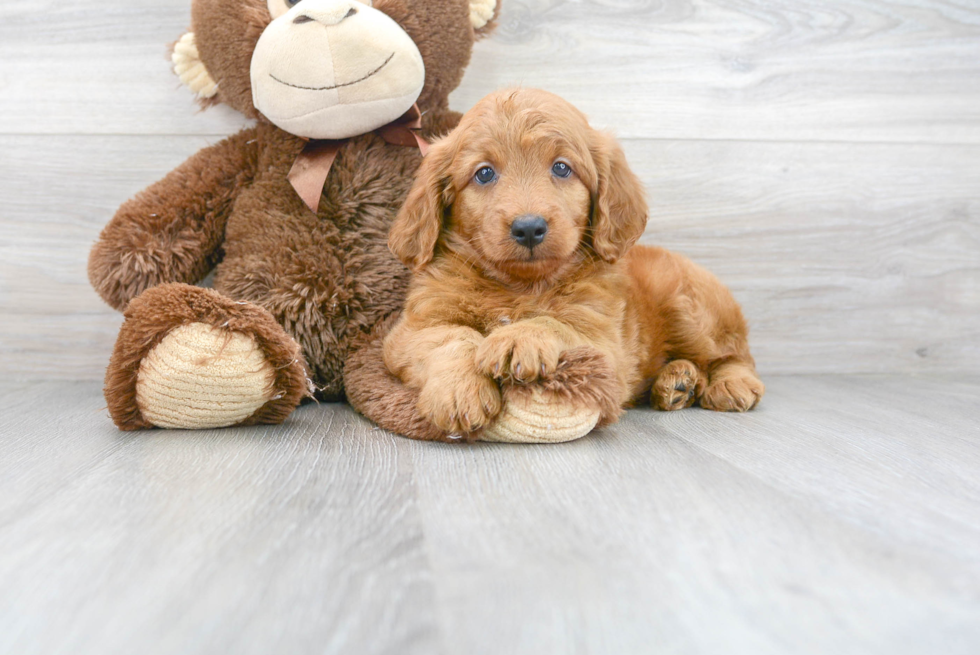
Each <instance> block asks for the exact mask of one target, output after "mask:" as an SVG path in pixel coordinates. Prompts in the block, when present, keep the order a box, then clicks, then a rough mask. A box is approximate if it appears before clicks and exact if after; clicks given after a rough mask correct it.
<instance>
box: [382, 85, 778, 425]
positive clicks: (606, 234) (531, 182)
mask: <svg viewBox="0 0 980 655" xmlns="http://www.w3.org/2000/svg"><path fill="white" fill-rule="evenodd" d="M646 220H647V206H646V202H645V201H644V198H643V189H642V187H641V185H640V182H639V180H638V179H637V178H636V176H635V175H634V174H633V173H632V172H631V171H630V169H629V168H628V166H627V164H626V159H625V157H624V155H623V152H622V150H621V149H620V147H619V146H618V144H617V143H616V142H615V141H614V140H613V139H612V138H611V137H610V136H608V135H607V134H604V133H602V132H598V131H596V130H593V129H592V128H591V127H589V124H588V121H587V120H586V118H585V116H584V115H582V114H581V113H580V112H579V111H578V110H577V109H575V108H574V107H572V106H571V105H570V104H568V103H567V102H565V101H564V100H562V99H560V98H558V97H557V96H554V95H552V94H550V93H546V92H544V91H538V90H533V89H518V90H508V91H503V92H498V93H495V94H492V95H490V96H488V97H486V98H484V99H483V100H481V101H480V102H479V103H478V104H477V105H476V106H475V107H474V108H473V109H472V110H471V111H470V112H468V113H467V114H466V115H465V116H464V117H463V119H462V121H461V122H460V124H459V126H458V127H457V128H456V129H455V130H454V131H453V132H452V133H451V134H450V135H449V136H447V137H446V138H444V139H442V140H440V141H439V142H437V143H436V144H434V145H433V146H432V149H431V151H430V152H429V154H428V155H427V156H426V158H425V160H424V161H423V163H422V166H421V168H420V169H419V172H418V177H417V178H416V181H415V185H414V186H413V187H412V190H411V192H410V193H409V195H408V198H407V200H406V202H405V205H404V206H403V207H402V209H401V212H400V213H399V214H398V218H397V219H396V221H395V223H394V225H393V226H392V229H391V233H390V236H389V246H390V248H391V250H392V252H394V253H395V255H397V256H398V257H399V258H400V259H401V260H402V261H403V262H405V264H406V265H408V266H409V267H410V268H412V269H413V270H414V271H415V278H414V281H413V284H412V288H411V290H410V292H409V295H408V299H407V301H406V306H405V311H404V313H403V314H402V316H401V319H400V321H399V322H398V324H397V325H396V326H395V327H394V328H393V330H392V332H391V333H390V334H389V335H388V337H387V338H386V339H385V342H384V361H385V364H386V365H387V366H388V368H389V370H390V371H391V372H392V373H393V374H394V375H396V376H398V377H399V378H400V379H401V380H402V381H403V382H404V383H405V384H406V385H408V386H409V387H412V388H415V389H417V390H418V391H419V401H418V407H419V411H420V412H421V413H422V414H423V415H424V416H426V417H427V418H428V419H430V420H431V421H432V422H433V423H434V424H435V425H436V426H438V427H439V428H441V429H443V430H446V431H449V432H451V433H475V432H478V431H479V430H480V429H481V428H483V427H484V426H486V425H487V424H488V423H490V422H491V421H492V420H493V418H494V417H495V416H496V415H497V413H498V412H499V411H500V409H501V395H500V386H499V384H500V382H501V381H504V382H507V383H512V384H524V383H533V382H535V381H536V380H538V379H539V378H542V379H543V378H546V377H548V376H549V375H551V374H552V373H554V371H555V367H556V366H558V363H559V359H560V358H561V357H562V356H563V354H567V353H583V352H585V353H589V355H590V356H591V357H592V358H593V361H595V360H594V356H595V351H597V352H598V353H601V355H602V357H604V358H605V360H606V361H607V363H608V364H609V366H610V367H611V369H612V370H613V371H615V375H612V376H597V379H596V384H598V385H602V388H601V389H598V393H599V394H600V396H602V397H604V398H607V399H609V401H610V402H607V403H605V405H606V406H607V407H608V408H612V409H606V410H605V411H604V414H605V415H604V416H603V417H602V419H601V422H603V423H608V422H611V421H614V420H615V419H616V417H617V416H618V414H619V413H620V412H621V408H622V407H624V406H626V405H628V404H629V403H630V402H632V401H635V400H637V399H638V398H641V397H643V396H644V395H646V394H648V393H649V394H650V402H651V403H652V404H653V405H654V406H655V407H657V408H660V409H665V410H673V409H681V408H684V407H689V406H691V405H693V404H694V403H695V402H700V404H701V406H702V407H706V408H708V409H715V410H723V411H745V410H749V409H751V408H752V407H754V406H755V405H756V403H758V402H759V399H760V398H761V397H762V394H763V391H764V386H763V384H762V382H761V381H760V380H759V377H758V376H757V375H756V372H755V364H754V361H753V359H752V356H751V355H750V354H749V346H748V342H747V340H746V336H747V332H748V330H747V328H746V325H745V320H744V319H743V317H742V313H741V310H740V309H739V307H738V305H737V304H736V302H735V300H734V299H733V298H732V296H731V294H730V293H729V292H728V290H727V289H726V288H725V287H724V286H722V284H721V283H720V282H719V281H718V280H717V278H715V277H714V276H713V275H712V274H711V273H709V272H707V271H706V270H704V269H702V268H700V267H698V266H697V265H695V264H694V263H692V262H691V261H689V260H688V259H686V258H684V257H682V256H680V255H676V254H673V253H670V252H668V251H666V250H663V249H661V248H650V247H645V246H634V245H633V244H634V243H635V242H636V240H637V239H638V238H639V237H640V235H641V234H643V230H644V227H645V225H646Z"/></svg>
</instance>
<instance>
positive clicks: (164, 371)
mask: <svg viewBox="0 0 980 655" xmlns="http://www.w3.org/2000/svg"><path fill="white" fill-rule="evenodd" d="M274 381H275V371H274V370H273V369H272V366H271V365H270V364H269V363H268V362H267V361H266V360H265V357H264V356H263V355H262V351H261V350H259V347H258V346H257V345H256V343H255V340H254V339H253V338H252V337H251V336H249V335H246V334H242V333H239V332H227V331H224V330H220V329H217V328H214V327H211V326H210V325H207V324H205V323H189V324H187V325H182V326H180V327H177V328H174V329H173V330H172V331H171V332H170V333H169V334H168V335H167V336H166V337H164V338H163V341H161V342H160V343H159V344H157V345H156V347H154V348H153V350H151V351H150V352H149V353H148V354H147V356H146V357H144V358H143V361H142V362H141V363H140V370H139V375H138V377H137V381H136V403H137V405H138V406H139V408H140V412H142V414H143V417H144V418H145V419H146V420H147V421H149V422H150V423H152V424H153V425H156V426H157V427H161V428H187V429H200V428H218V427H224V426H228V425H235V424H236V423H240V422H242V421H243V420H245V419H246V418H248V417H249V416H251V415H252V414H254V413H255V411H256V410H258V409H259V408H260V407H262V406H263V405H264V404H265V403H267V402H268V401H269V400H271V398H272V395H273V384H274Z"/></svg>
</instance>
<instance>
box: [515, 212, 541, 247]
mask: <svg viewBox="0 0 980 655" xmlns="http://www.w3.org/2000/svg"><path fill="white" fill-rule="evenodd" d="M546 234H548V221H546V220H544V216H520V217H518V218H517V219H516V220H515V221H514V222H513V223H511V225H510V235H511V236H512V237H514V241H516V242H517V243H519V244H521V245H522V246H524V247H525V248H527V249H528V250H531V249H533V248H534V246H536V245H538V244H539V243H541V242H542V241H544V235H546Z"/></svg>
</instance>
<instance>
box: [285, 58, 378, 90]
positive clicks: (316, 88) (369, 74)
mask: <svg viewBox="0 0 980 655" xmlns="http://www.w3.org/2000/svg"><path fill="white" fill-rule="evenodd" d="M394 56H395V53H394V52H393V53H391V54H390V55H388V58H387V59H385V60H384V62H383V63H382V64H381V65H380V66H378V67H377V68H375V69H374V70H373V71H371V72H370V73H368V74H367V75H365V76H364V77H362V78H360V79H357V80H354V81H353V82H343V83H342V84H334V85H333V86H320V87H316V86H300V85H299V84H290V83H289V82H285V81H283V80H280V79H279V78H278V77H276V76H275V75H273V74H272V73H269V77H271V78H272V79H274V80H275V81H276V82H279V84H284V85H286V86H291V87H293V88H294V89H303V90H305V91H330V90H331V89H339V88H340V87H342V86H352V85H354V84H357V83H359V82H363V81H364V80H366V79H367V78H369V77H371V76H373V75H375V74H376V73H377V72H378V71H380V70H381V69H382V68H384V67H385V66H387V65H388V62H389V61H391V60H392V58H393V57H394Z"/></svg>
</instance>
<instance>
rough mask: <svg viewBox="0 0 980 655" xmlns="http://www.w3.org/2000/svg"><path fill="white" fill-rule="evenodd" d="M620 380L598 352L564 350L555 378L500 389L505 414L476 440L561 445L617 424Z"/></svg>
mask: <svg viewBox="0 0 980 655" xmlns="http://www.w3.org/2000/svg"><path fill="white" fill-rule="evenodd" d="M622 385H623V383H622V381H621V380H620V379H619V378H618V376H617V375H616V371H615V370H614V369H613V367H612V365H611V364H610V362H609V360H608V359H607V358H606V357H605V356H604V355H603V354H602V353H600V352H599V351H597V350H595V349H594V348H591V347H588V346H583V347H580V348H574V349H572V350H566V351H565V352H563V353H562V354H561V356H560V357H559V358H558V366H557V367H556V369H555V371H554V373H551V374H548V375H545V376H543V377H541V378H539V379H538V380H537V381H536V382H534V383H532V384H514V383H507V382H505V383H504V384H503V385H502V391H503V398H504V409H503V411H502V412H501V413H500V416H498V417H497V420H496V421H495V422H494V423H492V424H491V425H490V426H489V427H487V428H486V429H485V430H484V431H483V432H482V433H481V434H480V435H479V436H478V438H479V439H480V440H481V441H504V442H509V443H559V442H563V441H573V440H575V439H579V438H581V437H584V436H585V435H587V434H588V433H590V432H591V431H592V430H593V429H594V428H596V427H601V426H603V425H608V424H610V423H614V422H616V420H617V419H618V418H619V415H620V414H621V413H622V411H623V410H622V406H621V396H622Z"/></svg>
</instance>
